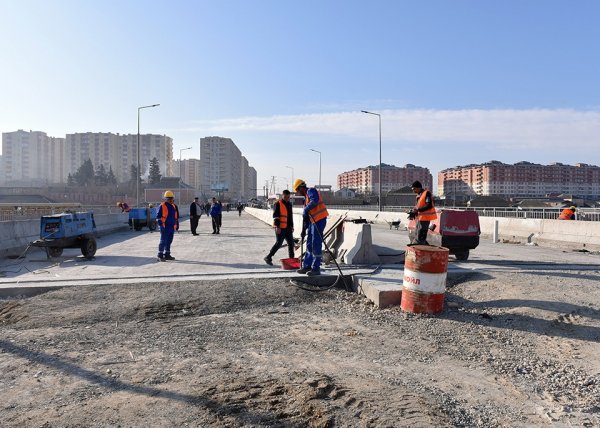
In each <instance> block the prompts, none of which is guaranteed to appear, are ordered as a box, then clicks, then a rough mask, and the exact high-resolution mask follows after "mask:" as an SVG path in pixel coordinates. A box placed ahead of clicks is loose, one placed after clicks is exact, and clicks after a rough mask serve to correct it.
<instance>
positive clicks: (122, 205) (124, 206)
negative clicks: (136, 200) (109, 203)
mask: <svg viewBox="0 0 600 428" xmlns="http://www.w3.org/2000/svg"><path fill="white" fill-rule="evenodd" d="M117 207H119V208H121V212H122V213H128V212H129V211H131V208H129V205H127V202H120V201H119V202H117Z"/></svg>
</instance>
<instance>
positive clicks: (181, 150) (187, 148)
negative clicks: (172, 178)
mask: <svg viewBox="0 0 600 428" xmlns="http://www.w3.org/2000/svg"><path fill="white" fill-rule="evenodd" d="M189 149H191V147H186V148H185V149H179V205H181V181H182V180H181V152H183V151H184V150H189Z"/></svg>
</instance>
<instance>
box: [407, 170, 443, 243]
mask: <svg viewBox="0 0 600 428" xmlns="http://www.w3.org/2000/svg"><path fill="white" fill-rule="evenodd" d="M411 188H412V191H413V193H416V195H417V201H416V204H415V208H413V209H412V210H411V212H410V213H409V215H410V216H412V217H414V218H415V219H416V221H417V237H416V241H413V242H412V243H413V244H417V245H429V243H428V242H427V232H428V230H429V223H430V222H431V221H432V220H435V219H436V218H437V214H436V212H435V207H434V206H433V196H432V195H431V192H430V191H429V190H427V189H423V186H422V185H421V182H420V181H418V180H417V181H415V182H414V183H413V184H412V185H411Z"/></svg>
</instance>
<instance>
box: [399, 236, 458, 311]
mask: <svg viewBox="0 0 600 428" xmlns="http://www.w3.org/2000/svg"><path fill="white" fill-rule="evenodd" d="M448 252H449V250H448V248H444V247H434V246H430V245H413V246H407V247H406V255H405V259H404V278H403V288H402V298H401V299H400V307H401V308H402V310H404V311H408V312H414V313H417V314H437V313H438V312H442V310H443V309H444V293H445V292H446V275H447V273H448Z"/></svg>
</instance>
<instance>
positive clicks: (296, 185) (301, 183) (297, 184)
mask: <svg viewBox="0 0 600 428" xmlns="http://www.w3.org/2000/svg"><path fill="white" fill-rule="evenodd" d="M302 186H304V187H306V183H305V182H304V180H302V179H301V178H296V180H295V181H294V185H293V186H292V189H294V192H297V191H298V188H300V187H302Z"/></svg>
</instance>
